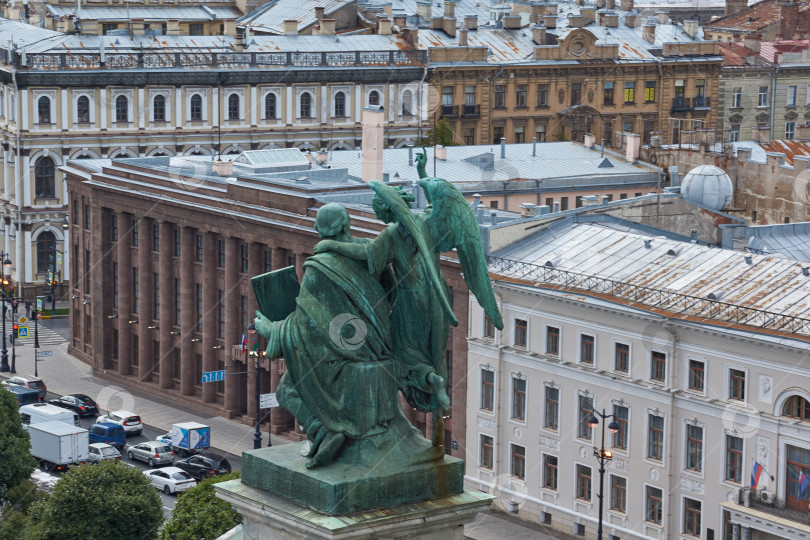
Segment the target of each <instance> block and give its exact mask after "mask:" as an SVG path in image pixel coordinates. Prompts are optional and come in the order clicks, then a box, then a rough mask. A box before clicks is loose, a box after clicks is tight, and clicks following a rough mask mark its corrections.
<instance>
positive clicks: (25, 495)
mask: <svg viewBox="0 0 810 540" xmlns="http://www.w3.org/2000/svg"><path fill="white" fill-rule="evenodd" d="M47 498H48V494H47V493H45V492H44V491H40V490H38V489H37V486H36V485H35V484H34V482H32V481H31V479H29V478H26V479H25V480H23V481H22V482H20V483H19V484H17V485H16V486H14V487H13V488H11V489H9V490H8V493H7V494H6V506H5V508H3V510H2V511H0V540H19V539H20V538H23V536H24V532H25V529H26V528H27V527H28V522H29V518H28V509H29V508H30V507H31V506H32V505H33V504H35V503H37V502H39V501H43V500H45V499H47Z"/></svg>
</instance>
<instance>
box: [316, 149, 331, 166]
mask: <svg viewBox="0 0 810 540" xmlns="http://www.w3.org/2000/svg"><path fill="white" fill-rule="evenodd" d="M316 159H317V160H318V165H323V164H324V163H326V160H327V159H329V153H328V152H327V151H326V148H321V150H320V151H319V152H318V155H317V157H316Z"/></svg>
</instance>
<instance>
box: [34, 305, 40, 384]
mask: <svg viewBox="0 0 810 540" xmlns="http://www.w3.org/2000/svg"><path fill="white" fill-rule="evenodd" d="M37 364H39V298H36V297H35V298H34V377H39V372H38V371H37Z"/></svg>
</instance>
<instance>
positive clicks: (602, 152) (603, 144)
mask: <svg viewBox="0 0 810 540" xmlns="http://www.w3.org/2000/svg"><path fill="white" fill-rule="evenodd" d="M599 157H605V139H604V137H603V138H602V149H601V150H600V152H599Z"/></svg>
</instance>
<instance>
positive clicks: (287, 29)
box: [284, 19, 298, 36]
mask: <svg viewBox="0 0 810 540" xmlns="http://www.w3.org/2000/svg"><path fill="white" fill-rule="evenodd" d="M284 35H285V36H295V35H298V21H295V20H292V19H288V20H286V21H284Z"/></svg>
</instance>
